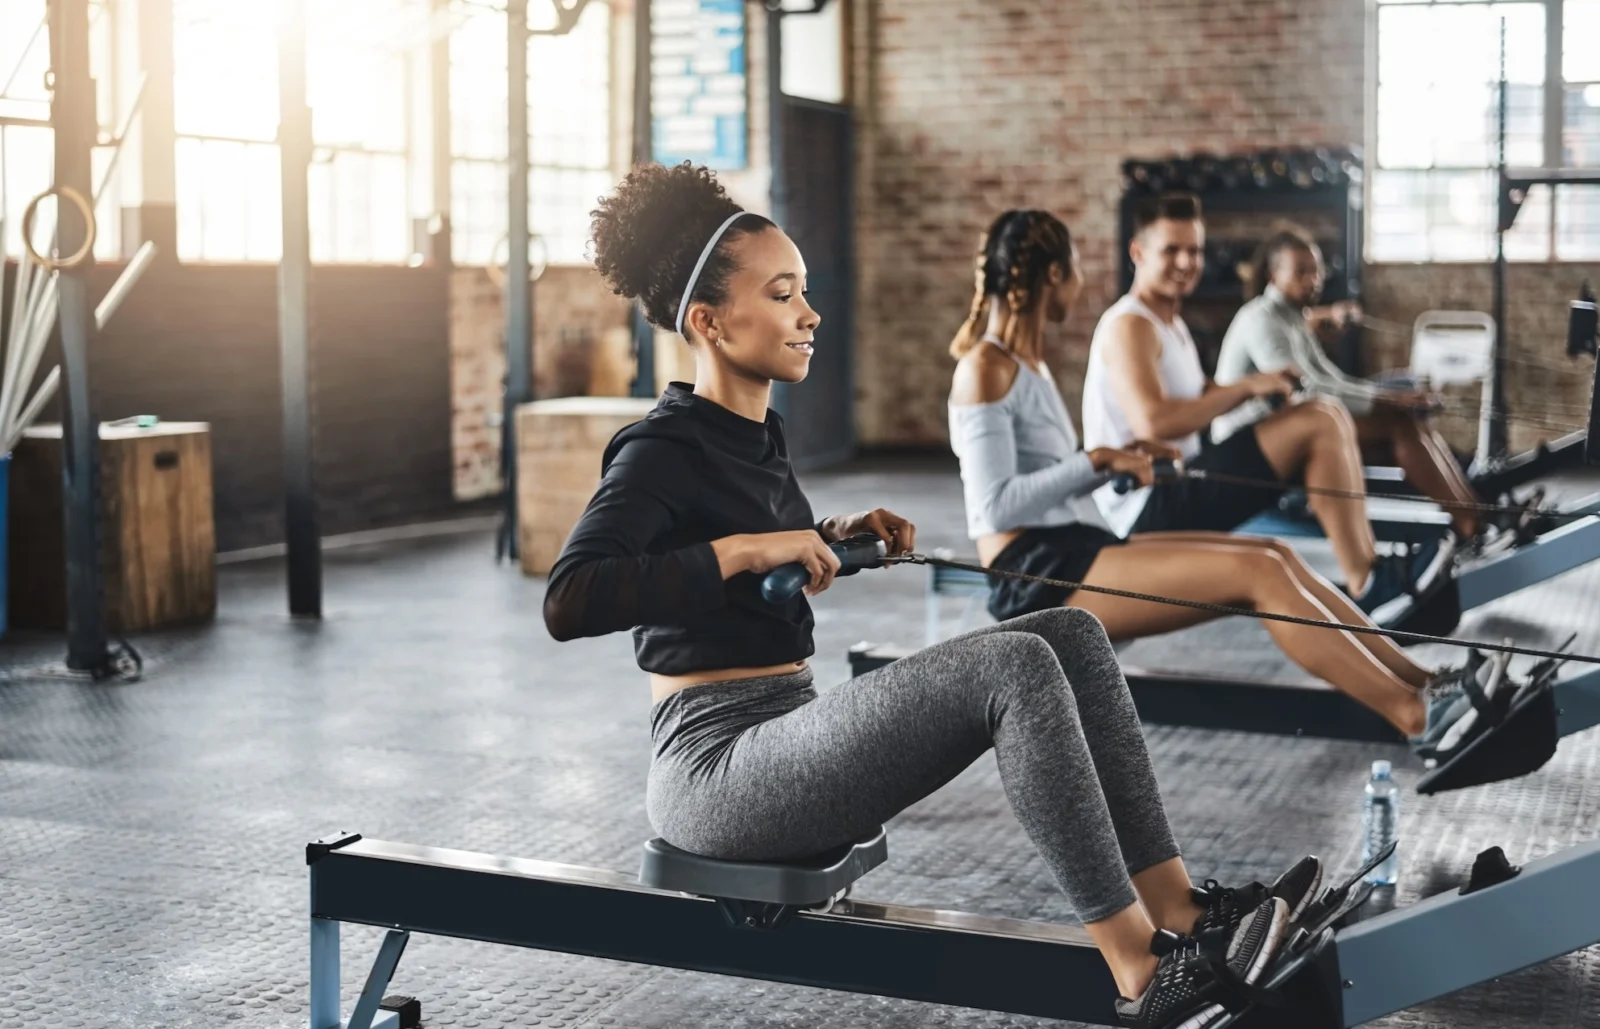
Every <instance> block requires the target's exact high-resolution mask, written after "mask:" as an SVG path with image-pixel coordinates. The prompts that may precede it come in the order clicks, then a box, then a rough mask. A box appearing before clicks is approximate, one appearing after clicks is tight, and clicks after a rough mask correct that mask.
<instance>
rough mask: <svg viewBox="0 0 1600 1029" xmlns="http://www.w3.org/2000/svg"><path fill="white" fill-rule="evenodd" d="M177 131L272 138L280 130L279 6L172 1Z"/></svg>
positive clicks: (223, 0)
mask: <svg viewBox="0 0 1600 1029" xmlns="http://www.w3.org/2000/svg"><path fill="white" fill-rule="evenodd" d="M172 61H173V76H172V79H173V81H172V89H173V95H172V102H173V119H174V124H175V125H176V128H177V131H178V132H179V133H180V134H183V135H192V136H224V137H231V138H235V139H258V140H261V141H263V142H270V141H272V140H273V139H276V138H277V133H278V19H277V8H276V7H275V6H274V5H273V4H259V3H239V2H238V0H172Z"/></svg>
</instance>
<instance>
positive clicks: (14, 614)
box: [9, 422, 217, 632]
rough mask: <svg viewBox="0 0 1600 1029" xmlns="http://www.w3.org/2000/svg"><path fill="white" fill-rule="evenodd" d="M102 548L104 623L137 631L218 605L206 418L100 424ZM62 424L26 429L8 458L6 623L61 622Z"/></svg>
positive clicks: (202, 616)
mask: <svg viewBox="0 0 1600 1029" xmlns="http://www.w3.org/2000/svg"><path fill="white" fill-rule="evenodd" d="M99 455H100V555H101V574H102V576H103V579H102V582H103V584H104V590H105V609H106V624H107V627H108V628H109V629H110V630H111V631H113V632H142V631H144V630H147V629H156V628H161V627H164V626H172V625H184V624H190V623H194V622H201V621H205V620H207V619H209V618H211V617H212V616H213V615H214V614H215V613H216V609H217V586H216V550H217V545H216V532H215V524H214V522H213V512H212V494H211V427H210V426H209V425H207V424H205V423H203V422H164V423H162V424H160V425H157V426H154V427H153V428H148V429H140V428H135V427H132V426H126V427H124V426H109V425H102V426H101V427H100V450H99ZM61 481H62V479H61V426H59V425H38V426H35V427H33V428H31V429H29V430H28V431H27V432H26V433H25V434H24V435H23V438H22V440H21V442H20V443H18V445H17V449H16V453H15V454H14V455H13V456H12V462H11V497H10V499H11V534H10V535H11V539H10V545H11V581H10V587H9V596H10V602H11V624H13V625H16V626H19V627H23V628H31V629H62V628H64V627H65V626H66V622H67V587H66V547H65V543H64V539H63V532H64V530H63V527H62V495H61Z"/></svg>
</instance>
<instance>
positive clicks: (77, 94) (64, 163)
mask: <svg viewBox="0 0 1600 1029" xmlns="http://www.w3.org/2000/svg"><path fill="white" fill-rule="evenodd" d="M50 67H51V70H52V71H53V73H54V76H55V82H54V86H55V88H54V92H53V94H52V96H51V102H50V121H51V124H52V126H53V127H54V129H55V182H56V185H57V186H62V187H67V188H70V189H73V190H76V191H77V192H78V193H79V194H81V195H82V196H84V197H89V196H92V195H93V192H94V186H93V185H92V177H91V175H90V167H89V153H90V148H91V147H92V146H93V144H94V139H95V134H96V127H95V116H94V82H93V81H92V80H91V79H90V77H89V4H88V0H52V2H51V4H50ZM56 201H57V207H56V210H57V211H58V212H59V214H58V223H57V240H58V244H57V245H58V246H59V247H60V252H61V253H63V254H71V253H75V252H76V251H77V250H78V248H79V247H80V246H82V245H83V242H84V239H85V238H86V237H87V233H88V231H89V226H88V225H87V224H85V223H84V221H83V219H82V217H81V216H80V215H79V213H78V210H77V208H76V207H75V206H73V205H72V204H70V203H68V202H67V201H66V200H65V198H63V197H59V196H58V197H57V198H56ZM92 265H93V255H90V259H89V261H88V262H87V263H85V264H83V265H80V266H78V267H76V268H68V269H63V270H62V271H61V273H60V279H59V286H58V290H59V292H58V298H59V303H60V328H61V356H62V364H63V365H64V366H65V367H64V372H65V375H66V389H65V391H64V392H65V394H66V409H65V411H64V412H63V417H62V419H61V449H62V453H61V473H62V476H61V478H62V491H63V497H62V500H63V504H62V508H63V512H64V513H63V517H62V532H63V534H64V537H65V541H66V552H67V554H66V557H67V667H68V668H71V669H74V670H77V671H89V672H95V673H99V672H100V671H102V670H103V669H105V667H106V665H107V654H106V616H105V594H104V590H103V584H102V570H101V568H100V495H99V494H100V481H99V468H100V462H99V453H98V451H99V445H100V439H99V422H98V420H97V419H96V418H95V417H94V412H93V410H92V409H91V406H90V396H89V347H90V344H91V343H92V341H93V339H94V317H93V315H92V313H91V311H90V303H89V284H88V272H89V268H90V267H91V266H92Z"/></svg>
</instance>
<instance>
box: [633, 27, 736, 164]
mask: <svg viewBox="0 0 1600 1029" xmlns="http://www.w3.org/2000/svg"><path fill="white" fill-rule="evenodd" d="M650 24H651V26H652V28H653V30H654V33H653V34H654V39H653V40H652V41H651V44H652V45H651V60H650V73H651V74H650V101H651V115H652V118H651V126H652V128H651V136H652V148H653V150H654V151H655V159H656V160H657V161H660V162H661V163H662V164H668V165H670V164H677V163H679V162H680V161H693V162H694V163H696V164H703V165H706V166H707V167H709V168H713V169H716V170H719V171H727V170H730V169H736V168H743V167H744V166H745V164H746V163H747V160H748V157H747V153H746V150H747V142H746V141H747V136H748V133H747V128H746V115H747V107H748V104H747V101H746V76H745V63H744V38H745V19H744V0H652V3H651V5H650Z"/></svg>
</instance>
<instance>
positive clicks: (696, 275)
mask: <svg viewBox="0 0 1600 1029" xmlns="http://www.w3.org/2000/svg"><path fill="white" fill-rule="evenodd" d="M748 213H749V212H748V211H735V212H733V213H732V214H730V215H728V220H727V221H725V222H723V223H722V224H721V225H718V226H717V231H716V232H713V233H712V234H711V238H710V239H708V240H706V248H705V249H704V250H702V251H700V260H698V261H696V262H695V263H694V271H692V272H690V273H689V284H688V285H686V286H684V287H683V299H682V300H680V301H679V302H678V325H677V329H678V335H680V336H682V335H683V316H684V315H685V314H687V313H688V311H689V297H690V296H692V295H693V294H694V284H695V283H696V282H698V281H699V280H700V271H701V269H703V268H704V267H705V266H706V261H707V260H709V259H710V257H711V251H713V250H715V249H717V243H718V242H719V241H720V240H721V239H722V234H723V233H724V232H727V231H728V226H730V225H732V224H733V223H734V222H736V221H738V220H739V219H740V218H743V217H744V216H745V215H746V214H748Z"/></svg>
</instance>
